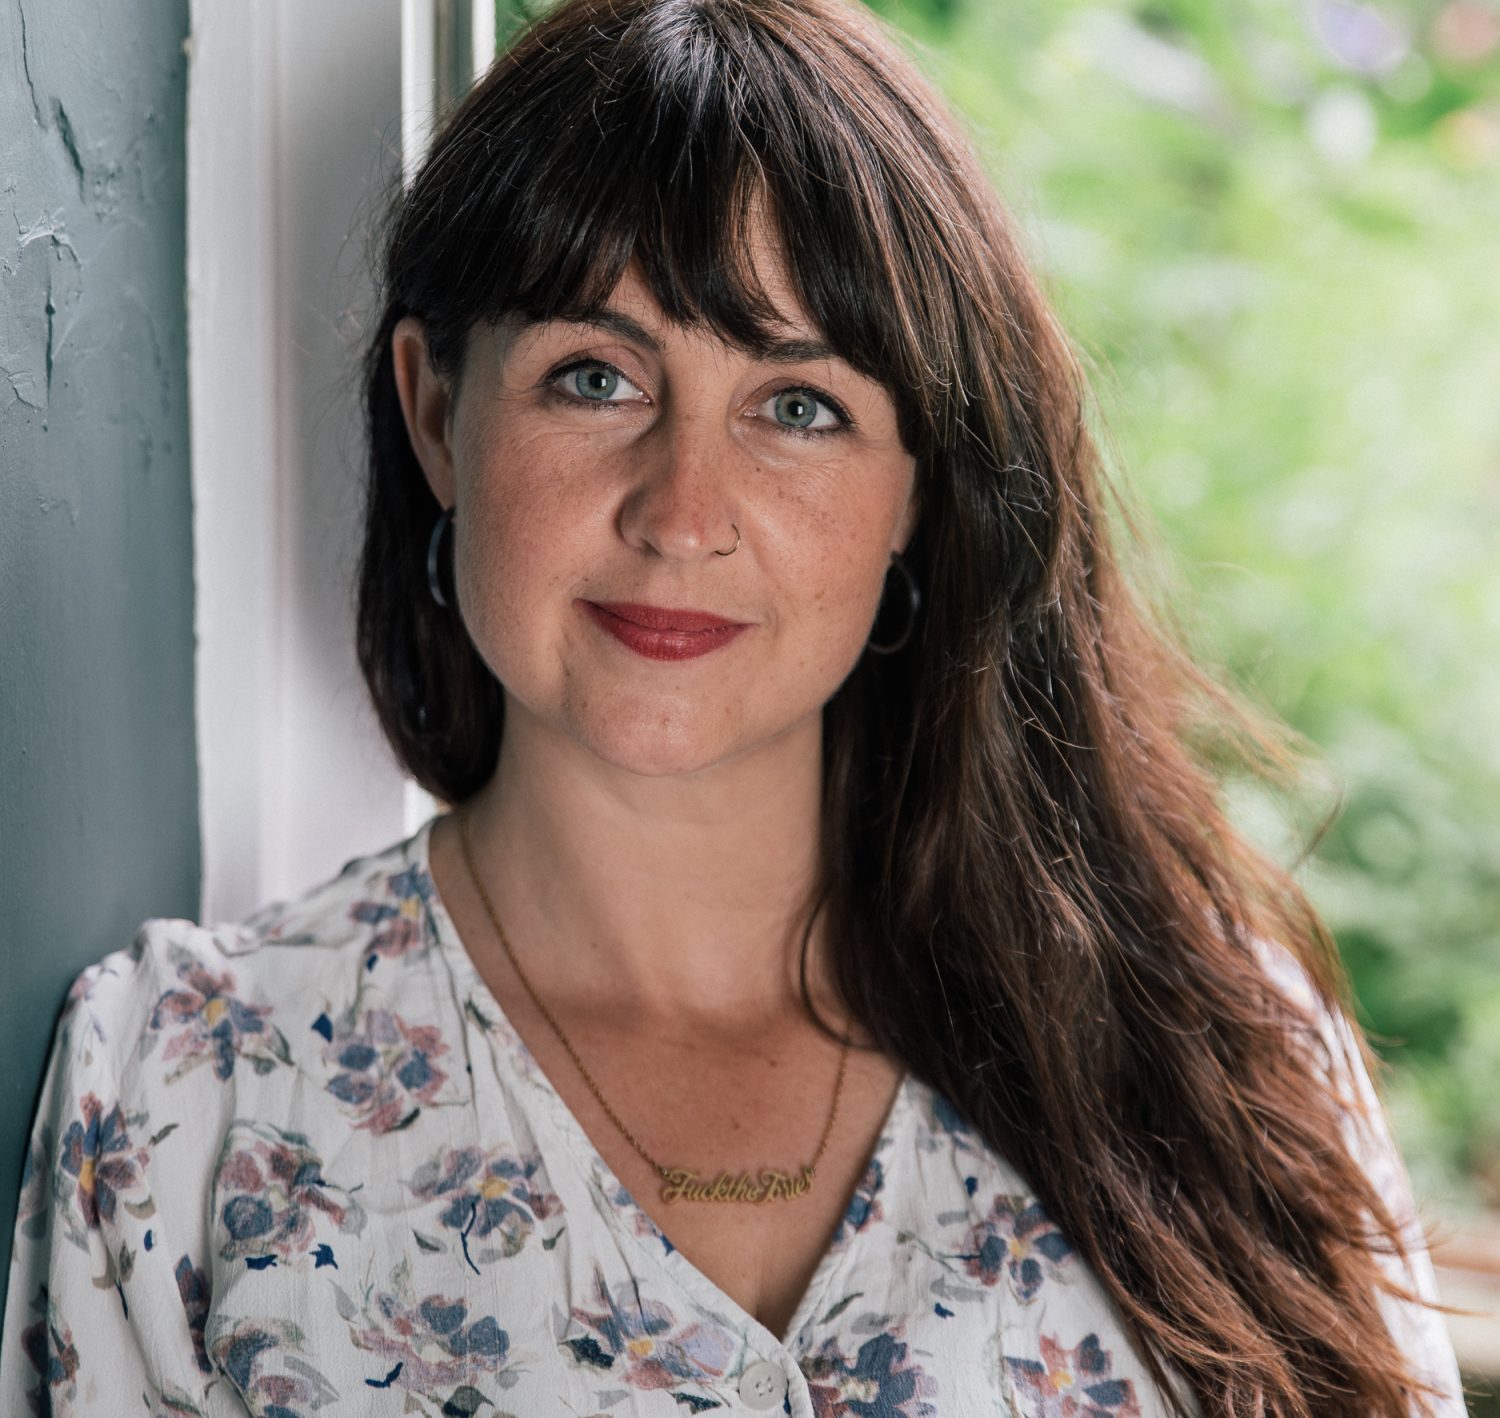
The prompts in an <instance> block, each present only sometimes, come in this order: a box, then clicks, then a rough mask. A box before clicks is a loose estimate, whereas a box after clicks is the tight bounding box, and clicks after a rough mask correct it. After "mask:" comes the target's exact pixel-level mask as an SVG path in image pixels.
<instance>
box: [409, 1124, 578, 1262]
mask: <svg viewBox="0 0 1500 1418" xmlns="http://www.w3.org/2000/svg"><path fill="white" fill-rule="evenodd" d="M541 1166H542V1159H541V1156H540V1155H539V1154H538V1153H536V1152H530V1153H527V1154H526V1155H524V1156H516V1155H515V1154H513V1153H511V1152H508V1151H505V1150H503V1149H502V1150H497V1151H495V1152H492V1153H490V1154H489V1155H488V1156H486V1154H485V1153H484V1152H482V1151H481V1150H480V1149H479V1148H477V1147H458V1148H447V1149H445V1150H444V1151H442V1152H440V1153H438V1155H437V1156H435V1157H434V1158H433V1159H432V1160H431V1161H430V1162H427V1163H425V1164H424V1165H423V1166H422V1167H421V1168H419V1169H418V1171H417V1173H416V1175H415V1176H414V1177H412V1178H411V1180H410V1181H409V1182H407V1186H408V1187H409V1188H410V1189H411V1192H412V1195H413V1196H415V1197H416V1198H417V1200H418V1201H424V1202H430V1201H438V1200H441V1201H442V1202H443V1203H444V1206H443V1210H442V1212H441V1213H440V1214H439V1216H438V1224H439V1225H442V1226H446V1227H448V1228H449V1229H450V1230H453V1231H457V1232H458V1233H459V1235H460V1236H461V1238H462V1240H463V1250H464V1255H465V1256H466V1257H470V1260H469V1263H470V1265H471V1266H473V1268H474V1269H475V1270H476V1271H477V1270H478V1266H475V1265H474V1262H473V1259H472V1256H471V1252H470V1248H469V1247H470V1242H477V1241H481V1240H485V1239H487V1238H489V1237H490V1236H493V1237H494V1238H495V1242H496V1243H497V1244H498V1249H496V1248H495V1246H491V1247H489V1248H487V1249H486V1250H484V1251H480V1252H479V1259H481V1260H498V1259H508V1258H509V1257H511V1256H514V1255H518V1254H519V1253H520V1251H521V1249H522V1248H523V1247H524V1246H525V1245H526V1242H527V1240H528V1238H529V1237H530V1236H531V1234H532V1232H533V1231H535V1229H536V1224H537V1222H538V1221H546V1220H548V1219H550V1218H551V1217H554V1216H557V1215H560V1214H561V1212H562V1202H561V1201H559V1200H558V1198H557V1195H556V1194H555V1193H554V1192H552V1191H550V1190H549V1189H548V1188H547V1187H546V1186H545V1185H544V1184H543V1182H542V1180H541V1178H540V1177H538V1175H537V1173H538V1172H539V1171H540V1169H541ZM543 1175H545V1174H543Z"/></svg>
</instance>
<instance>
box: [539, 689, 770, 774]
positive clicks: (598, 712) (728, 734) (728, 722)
mask: <svg viewBox="0 0 1500 1418" xmlns="http://www.w3.org/2000/svg"><path fill="white" fill-rule="evenodd" d="M580 708H581V710H582V712H581V713H576V714H568V715H566V718H565V722H567V726H568V732H569V733H570V734H571V735H572V737H573V738H574V739H575V740H577V742H579V743H580V744H582V745H583V746H584V747H585V748H587V749H588V750H589V751H590V752H591V753H593V754H594V755H595V756H596V757H598V758H601V759H603V760H604V761H605V762H606V763H609V764H612V765H613V766H614V767H616V768H620V769H623V770H625V771H626V772H629V773H639V774H641V775H642V776H643V777H648V778H655V777H666V776H669V775H675V774H684V773H697V772H701V771H702V770H704V769H707V768H712V767H713V766H714V765H715V764H718V763H722V762H724V761H725V760H726V759H728V758H734V757H737V756H738V755H739V754H740V753H742V752H743V751H744V750H745V748H746V747H747V745H746V743H745V742H744V738H743V727H742V725H741V722H740V716H739V714H738V713H737V712H736V710H737V708H738V706H731V705H729V704H725V703H722V702H720V701H719V700H718V698H717V697H716V698H715V699H713V700H712V701H711V702H705V701H704V700H702V699H701V698H692V699H688V698H683V697H679V696H675V695H655V694H650V695H642V694H628V693H627V694H618V693H617V694H605V695H599V696H597V697H594V696H590V698H589V701H588V703H587V705H586V706H580Z"/></svg>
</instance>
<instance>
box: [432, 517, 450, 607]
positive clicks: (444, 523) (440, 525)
mask: <svg viewBox="0 0 1500 1418" xmlns="http://www.w3.org/2000/svg"><path fill="white" fill-rule="evenodd" d="M452 524H453V508H452V507H448V508H445V509H444V510H443V513H442V515H441V516H440V517H439V518H438V519H437V522H436V524H435V525H434V526H433V529H432V536H431V538H430V539H429V540H428V542H427V589H428V590H429V591H431V592H432V599H433V600H435V601H436V602H437V603H438V605H440V606H444V607H446V606H447V604H448V598H447V596H445V595H444V594H443V586H442V581H441V579H440V577H439V576H438V543H439V542H441V541H442V540H443V529H444V528H445V527H449V526H451V525H452Z"/></svg>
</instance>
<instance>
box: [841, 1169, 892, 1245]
mask: <svg viewBox="0 0 1500 1418" xmlns="http://www.w3.org/2000/svg"><path fill="white" fill-rule="evenodd" d="M884 1185H885V1168H884V1167H882V1166H881V1164H880V1158H878V1157H872V1158H870V1164H869V1166H867V1167H866V1168H865V1171H864V1175H863V1176H862V1177H861V1178H860V1179H859V1185H858V1186H856V1187H855V1189H854V1195H853V1196H851V1197H850V1198H849V1205H848V1206H847V1207H845V1208H844V1214H843V1215H842V1216H841V1217H840V1218H839V1224H838V1226H837V1227H836V1228H835V1230H834V1233H833V1241H832V1244H833V1245H835V1246H838V1245H842V1244H843V1243H844V1241H845V1240H846V1239H847V1238H848V1237H849V1236H851V1235H857V1234H858V1233H859V1232H861V1231H863V1230H864V1229H865V1227H866V1226H869V1225H870V1224H872V1223H873V1222H876V1221H879V1220H880V1219H881V1217H882V1216H883V1215H884V1212H883V1211H882V1210H881V1206H880V1189H881V1187H883V1186H884Z"/></svg>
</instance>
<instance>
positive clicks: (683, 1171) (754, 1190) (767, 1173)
mask: <svg viewBox="0 0 1500 1418" xmlns="http://www.w3.org/2000/svg"><path fill="white" fill-rule="evenodd" d="M456 815H457V817H458V832H459V837H460V839H461V840H462V843H463V851H464V862H465V864H466V865H467V866H468V869H469V876H470V878H471V879H472V880H473V882H474V887H475V889H476V890H477V891H478V892H479V899H480V900H481V901H483V902H484V909H485V911H486V912H488V914H489V918H490V924H491V925H493V926H494V928H495V934H496V935H497V936H499V937H500V944H501V945H502V946H504V947H505V953H506V955H507V956H509V957H510V963H511V965H512V966H513V967H514V969H515V972H516V975H517V976H518V977H519V979H520V981H521V984H522V985H523V986H525V989H526V993H527V994H528V995H530V996H531V1002H532V1004H534V1005H535V1006H536V1009H537V1013H538V1014H540V1015H541V1016H542V1018H543V1019H545V1020H546V1021H547V1023H548V1025H550V1026H551V1029H552V1032H553V1033H554V1034H556V1035H557V1039H558V1042H559V1043H560V1044H561V1045H562V1046H563V1048H564V1049H566V1050H567V1051H568V1057H569V1058H571V1059H572V1060H573V1062H574V1063H575V1064H576V1065H577V1066H578V1072H579V1073H581V1074H582V1075H583V1081H584V1082H585V1083H586V1084H588V1086H589V1092H591V1093H592V1094H593V1095H594V1097H595V1098H596V1099H598V1101H599V1106H600V1107H601V1108H603V1109H604V1112H605V1114H606V1115H607V1116H608V1118H609V1120H610V1122H612V1123H613V1124H614V1125H615V1126H616V1127H617V1128H619V1130H620V1131H621V1133H623V1134H624V1136H625V1140H626V1142H628V1143H629V1144H630V1145H631V1146H632V1147H633V1148H634V1149H635V1150H636V1152H638V1153H639V1154H640V1156H641V1157H642V1158H643V1159H644V1160H645V1162H646V1164H647V1165H648V1166H649V1167H650V1168H651V1170H652V1171H653V1172H655V1173H656V1174H657V1176H659V1177H660V1178H661V1179H662V1189H661V1199H662V1200H663V1201H666V1202H673V1201H754V1202H763V1201H790V1200H791V1199H792V1198H793V1197H799V1196H802V1195H803V1194H804V1193H805V1192H807V1191H809V1190H811V1188H812V1184H813V1172H814V1169H815V1168H816V1167H817V1165H818V1161H819V1159H820V1158H821V1157H822V1156H823V1149H824V1148H825V1147H827V1146H828V1134H829V1133H831V1132H832V1131H833V1120H834V1118H835V1117H836V1116H837V1115H838V1110H839V1095H840V1093H842V1092H843V1088H844V1066H845V1065H846V1064H847V1063H848V1062H849V1039H850V1035H849V1033H848V1032H845V1034H844V1046H843V1049H842V1050H841V1051H840V1053H839V1072H838V1078H837V1080H836V1081H835V1083H834V1085H833V1106H832V1107H830V1108H829V1110H828V1121H827V1122H826V1123H824V1124H823V1136H822V1137H820V1138H819V1139H818V1147H817V1150H816V1151H815V1152H814V1153H813V1156H812V1161H811V1162H809V1163H808V1164H807V1166H805V1167H804V1168H802V1170H801V1171H800V1172H796V1173H792V1172H777V1171H773V1170H771V1169H769V1168H765V1169H762V1170H761V1171H760V1173H759V1174H758V1175H757V1176H755V1177H752V1176H751V1175H750V1173H748V1172H740V1173H737V1174H732V1173H729V1172H720V1173H719V1175H718V1176H717V1177H715V1178H714V1179H713V1181H705V1180H704V1179H703V1178H702V1177H701V1176H700V1175H699V1174H698V1173H697V1172H696V1171H694V1170H693V1169H692V1168H690V1167H664V1166H662V1164H661V1163H660V1162H658V1161H657V1160H656V1159H655V1158H654V1157H653V1156H652V1155H651V1154H650V1153H649V1152H647V1151H646V1149H645V1148H644V1147H642V1146H641V1144H640V1142H639V1141H638V1140H637V1138H636V1135H635V1134H634V1133H633V1132H631V1130H630V1129H629V1128H628V1127H626V1126H625V1124H624V1123H623V1122H621V1121H620V1119H619V1117H618V1115H617V1114H616V1113H615V1110H614V1109H613V1108H611V1107H610V1106H609V1104H608V1103H607V1102H606V1101H605V1099H604V1095H603V1094H602V1093H601V1092H600V1091H599V1085H598V1084H597V1083H595V1082H594V1076H593V1074H591V1073H590V1072H589V1071H588V1069H587V1068H585V1067H584V1063H583V1060H582V1059H581V1058H579V1057H578V1051H577V1050H576V1049H575V1048H574V1047H573V1045H572V1044H571V1043H570V1042H569V1040H568V1036H567V1035H566V1034H564V1033H563V1031H562V1026H561V1025H560V1024H559V1023H558V1022H557V1020H555V1019H554V1018H553V1017H552V1011H551V1010H550V1009H548V1008H547V1006H546V1005H544V1004H543V1003H542V1001H541V997H540V996H539V995H538V994H537V992H536V990H534V989H533V988H532V985H531V981H530V979H529V978H528V977H527V975H526V972H525V971H524V970H523V969H522V968H521V962H520V961H519V960H517V959H516V952H515V951H514V950H512V949H511V945H510V940H509V938H508V937H507V936H506V934H505V930H504V928H503V927H502V926H501V925H500V918H499V916H497V915H496V914H495V908H494V906H493V905H491V904H490V897H489V893H488V892H487V891H486V890H485V889H484V883H483V882H482V881H480V879H479V872H478V870H477V868H476V867H475V866H474V849H473V845H472V843H471V842H470V840H469V815H468V813H467V812H462V811H460V812H458V813H457V814H456Z"/></svg>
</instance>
